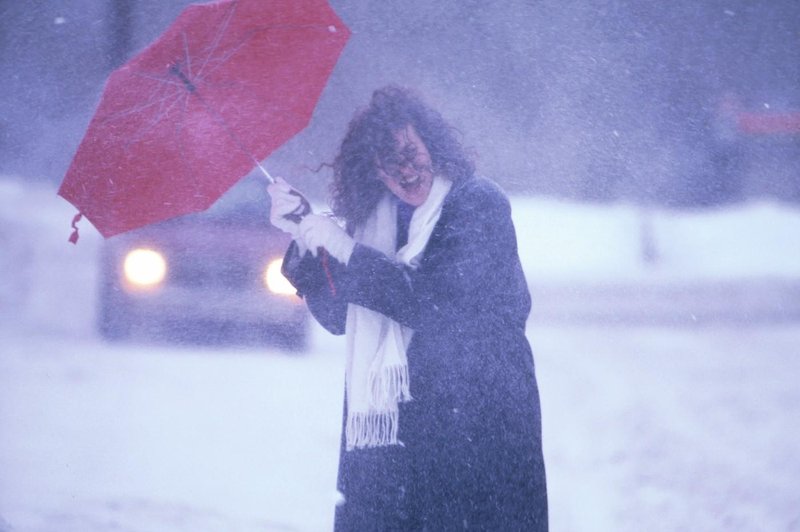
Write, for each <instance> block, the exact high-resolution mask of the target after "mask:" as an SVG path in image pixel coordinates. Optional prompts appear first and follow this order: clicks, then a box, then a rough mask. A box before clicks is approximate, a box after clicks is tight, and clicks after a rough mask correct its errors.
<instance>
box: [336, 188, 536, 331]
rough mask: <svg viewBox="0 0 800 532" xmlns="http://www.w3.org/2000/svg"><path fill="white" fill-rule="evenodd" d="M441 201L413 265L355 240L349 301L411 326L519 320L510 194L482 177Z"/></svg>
mask: <svg viewBox="0 0 800 532" xmlns="http://www.w3.org/2000/svg"><path fill="white" fill-rule="evenodd" d="M445 207H446V209H444V208H443V212H442V216H441V218H440V219H439V223H437V227H436V228H435V229H434V232H433V234H432V235H431V238H430V240H429V241H428V247H427V248H426V250H425V253H424V256H423V259H422V263H421V264H420V267H419V268H418V269H417V270H412V269H410V268H409V267H407V266H405V265H402V264H398V263H396V262H394V261H392V260H391V259H389V258H388V257H386V256H385V255H383V254H381V253H379V252H378V251H376V250H374V249H371V248H368V247H365V246H361V245H357V246H356V249H355V250H354V252H353V255H352V256H351V258H350V262H349V264H348V267H347V285H346V286H347V289H346V297H347V299H348V300H349V301H350V302H352V303H356V304H359V305H362V306H364V307H367V308H370V309H372V310H375V311H377V312H380V313H382V314H384V315H386V316H388V317H390V318H392V319H393V320H395V321H397V322H398V323H401V324H403V325H406V326H408V327H411V328H412V329H415V330H425V329H433V330H450V329H453V328H459V327H460V326H462V325H464V326H466V323H465V322H464V320H465V319H466V317H468V316H469V317H472V318H473V319H472V321H471V324H472V326H474V322H475V320H474V317H475V316H485V319H486V320H487V321H491V320H508V319H512V320H515V322H517V323H522V325H523V326H524V321H525V319H526V318H527V314H528V312H529V311H530V296H529V294H528V291H527V286H526V284H525V280H524V276H523V274H522V270H521V266H520V265H519V257H518V254H517V245H516V235H515V232H514V226H513V223H512V220H511V209H510V206H509V203H508V200H507V198H506V197H505V195H504V194H503V193H502V192H501V191H500V190H499V189H498V188H497V187H496V186H494V185H493V184H488V183H485V182H484V183H483V184H478V185H475V186H472V187H469V188H468V189H467V190H462V191H459V195H458V196H456V197H454V198H453V201H451V202H450V204H449V205H447V204H446V205H445ZM456 332H457V331H456Z"/></svg>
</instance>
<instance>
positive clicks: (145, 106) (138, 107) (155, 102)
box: [104, 83, 182, 122]
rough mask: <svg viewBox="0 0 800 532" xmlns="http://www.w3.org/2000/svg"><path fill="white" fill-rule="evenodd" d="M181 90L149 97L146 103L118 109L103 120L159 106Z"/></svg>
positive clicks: (115, 118)
mask: <svg viewBox="0 0 800 532" xmlns="http://www.w3.org/2000/svg"><path fill="white" fill-rule="evenodd" d="M170 85H177V84H172V83H171V84H170ZM181 92H182V91H176V92H174V93H172V94H164V96H162V97H160V98H158V99H151V100H150V101H148V102H146V103H144V104H142V105H136V106H134V107H131V108H129V109H126V110H125V111H120V112H118V113H114V114H113V115H109V116H108V117H106V118H105V120H104V122H108V121H111V120H117V119H119V118H124V117H126V116H129V115H132V114H136V113H141V112H142V111H145V110H147V109H149V108H150V107H153V106H156V105H159V106H160V105H163V103H164V102H166V101H168V100H170V99H171V98H174V97H175V96H178V97H180V95H181Z"/></svg>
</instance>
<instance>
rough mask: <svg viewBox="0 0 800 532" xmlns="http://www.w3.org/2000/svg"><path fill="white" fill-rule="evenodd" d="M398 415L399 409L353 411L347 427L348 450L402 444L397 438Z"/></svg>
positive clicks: (348, 418)
mask: <svg viewBox="0 0 800 532" xmlns="http://www.w3.org/2000/svg"><path fill="white" fill-rule="evenodd" d="M397 417H398V415H397V410H391V411H389V412H385V411H384V412H375V411H372V412H351V413H350V415H348V416H347V426H346V427H345V437H346V440H347V450H348V451H352V450H353V449H363V448H365V447H382V446H385V445H402V444H401V443H400V442H399V441H398V440H397V429H398V424H397Z"/></svg>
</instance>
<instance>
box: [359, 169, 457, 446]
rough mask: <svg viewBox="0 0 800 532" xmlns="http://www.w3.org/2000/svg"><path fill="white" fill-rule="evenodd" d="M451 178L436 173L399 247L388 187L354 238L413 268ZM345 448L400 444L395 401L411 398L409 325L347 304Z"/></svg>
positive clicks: (426, 239)
mask: <svg viewBox="0 0 800 532" xmlns="http://www.w3.org/2000/svg"><path fill="white" fill-rule="evenodd" d="M451 185H452V183H451V182H450V181H449V180H447V179H444V178H441V177H434V178H433V183H432V185H431V191H430V193H429V194H428V197H427V198H426V200H425V202H424V203H422V205H420V206H419V207H417V208H416V209H415V210H414V214H413V215H412V217H411V222H410V224H409V228H408V243H407V244H406V245H405V246H403V247H402V248H400V249H399V250H397V252H396V253H395V248H396V244H397V243H396V238H397V201H396V200H395V199H394V196H393V195H392V194H391V193H389V192H387V194H386V195H385V196H384V197H383V198H382V199H381V201H380V202H379V203H378V206H377V207H376V209H375V211H374V212H373V213H372V214H371V215H370V217H369V218H368V219H367V220H366V222H365V223H364V225H363V226H361V227H359V228H358V229H356V231H355V239H356V240H357V241H358V242H360V243H362V244H365V245H367V246H370V247H372V248H374V249H377V250H378V251H380V252H382V253H384V254H385V255H387V256H388V257H394V258H395V260H397V261H398V262H401V263H403V264H405V265H407V266H410V267H411V268H414V269H416V268H417V267H418V266H419V259H420V256H421V255H422V252H423V251H424V250H425V246H426V245H427V244H428V239H429V238H430V236H431V233H432V232H433V228H434V226H435V225H436V222H437V221H438V220H439V215H440V214H441V212H442V203H443V202H444V198H445V196H447V193H448V192H449V190H450V187H451ZM346 331H347V367H346V368H345V386H346V390H347V424H346V427H345V438H346V442H347V450H352V449H356V448H364V447H379V446H384V445H397V444H400V443H401V442H399V441H398V440H397V429H398V406H397V405H398V404H399V403H401V402H406V401H410V400H411V392H410V388H409V379H408V361H407V359H406V349H407V348H408V344H409V342H410V341H411V336H412V333H413V331H412V330H411V329H409V328H408V327H403V326H402V325H400V324H399V323H397V322H396V321H394V320H392V319H390V318H387V317H386V316H384V315H383V314H380V313H378V312H374V311H372V310H369V309H367V308H364V307H361V306H359V305H354V304H349V305H347V326H346Z"/></svg>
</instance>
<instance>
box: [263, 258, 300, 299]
mask: <svg viewBox="0 0 800 532" xmlns="http://www.w3.org/2000/svg"><path fill="white" fill-rule="evenodd" d="M281 267H283V259H274V260H272V261H271V262H270V263H269V264H267V267H266V269H264V286H266V287H267V290H269V291H270V292H273V293H275V294H280V295H286V296H293V295H295V294H297V290H296V289H295V287H294V286H292V283H290V282H289V280H288V279H287V278H286V277H284V276H283V273H281Z"/></svg>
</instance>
